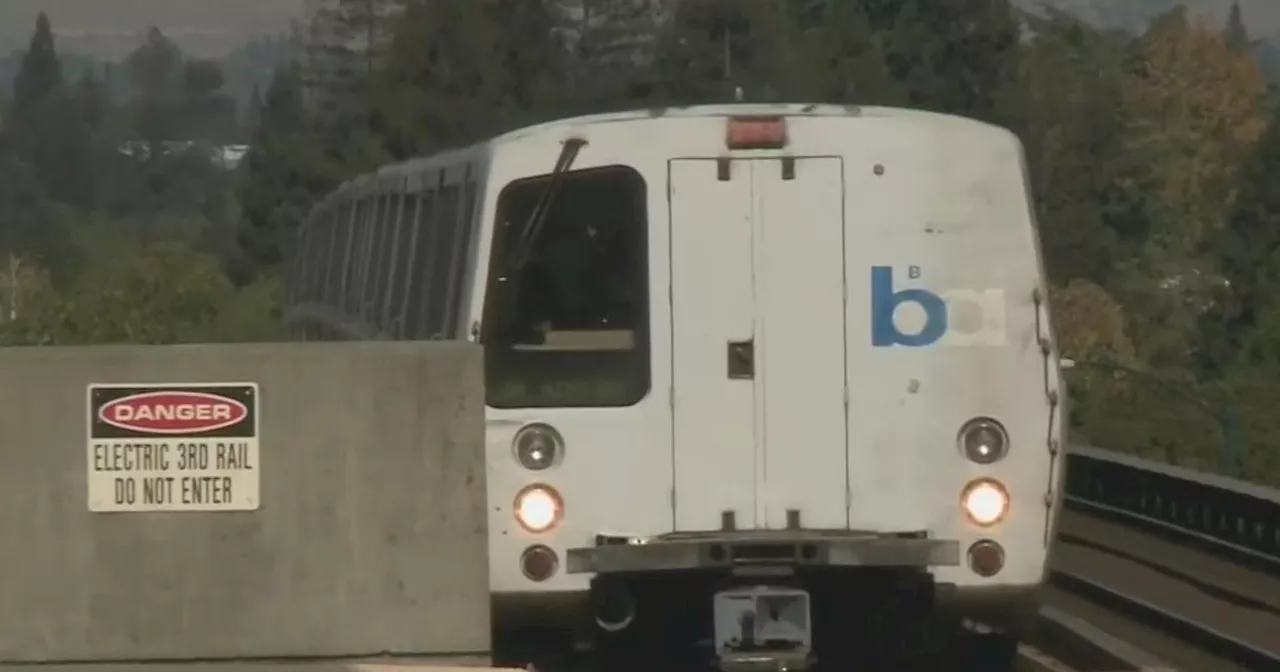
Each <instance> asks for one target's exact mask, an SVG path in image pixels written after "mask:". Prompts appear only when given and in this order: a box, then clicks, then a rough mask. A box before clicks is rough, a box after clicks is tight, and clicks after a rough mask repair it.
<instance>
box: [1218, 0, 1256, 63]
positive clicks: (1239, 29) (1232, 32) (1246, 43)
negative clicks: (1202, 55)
mask: <svg viewBox="0 0 1280 672" xmlns="http://www.w3.org/2000/svg"><path fill="white" fill-rule="evenodd" d="M1222 36H1223V37H1224V38H1225V39H1226V40H1227V46H1229V47H1231V48H1232V49H1233V50H1235V51H1237V52H1243V51H1246V50H1248V49H1250V48H1251V47H1252V44H1251V42H1250V40H1249V30H1248V29H1247V28H1245V26H1244V17H1243V16H1242V15H1241V13H1240V3H1239V2H1233V3H1231V13H1230V14H1228V15H1227V26H1226V28H1225V29H1224V30H1223V31H1222Z"/></svg>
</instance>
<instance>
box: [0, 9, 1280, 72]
mask: <svg viewBox="0 0 1280 672" xmlns="http://www.w3.org/2000/svg"><path fill="white" fill-rule="evenodd" d="M320 1H323V0H0V54H5V53H8V52H9V51H10V50H12V49H17V48H22V47H24V46H25V45H26V42H27V40H28V39H29V38H30V36H31V28H32V26H33V25H34V24H35V18H36V15H37V14H38V13H39V12H41V11H45V12H48V13H49V16H50V18H51V20H52V21H53V25H54V30H55V32H56V34H57V35H58V37H59V40H60V42H61V43H62V45H63V46H64V47H65V48H66V49H68V50H70V51H77V52H83V53H90V54H93V55H96V56H100V57H102V56H106V57H113V58H118V57H121V56H123V55H124V54H126V53H128V52H129V51H131V50H132V49H133V47H134V46H136V45H137V43H138V36H139V35H141V33H142V31H143V30H145V29H146V27H147V26H149V25H155V26H158V27H159V28H160V29H161V30H162V31H164V32H165V34H167V35H169V36H170V37H172V38H173V39H174V40H175V41H177V42H178V43H179V44H180V45H181V46H182V48H183V49H184V50H185V51H187V52H188V53H191V54H194V55H199V56H215V55H221V54H222V53H225V52H226V51H228V50H230V49H232V48H234V47H236V46H238V45H239V44H241V43H242V42H244V41H245V40H246V39H247V38H249V37H250V36H253V35H257V34H263V33H276V32H280V31H282V30H285V29H286V28H287V27H288V25H289V21H290V19H292V18H295V17H297V16H299V15H300V14H301V13H302V8H303V6H304V5H306V4H308V3H309V2H320ZM954 1H956V2H962V1H964V0H954ZM1238 1H1239V3H1240V6H1241V7H1242V8H1243V10H1244V14H1245V18H1246V22H1247V23H1248V25H1249V29H1250V32H1252V33H1253V34H1254V35H1255V36H1257V37H1275V36H1280V0H1238ZM1014 2H1015V3H1016V4H1019V5H1022V6H1034V5H1037V4H1041V3H1047V4H1051V5H1058V6H1060V7H1064V8H1067V9H1070V10H1074V11H1077V12H1079V13H1080V14H1081V15H1083V16H1086V17H1088V18H1091V19H1097V18H1099V17H1108V18H1111V19H1112V20H1124V18H1123V16H1122V15H1125V14H1130V13H1132V12H1126V11H1124V6H1125V4H1126V3H1127V4H1128V5H1129V6H1130V8H1137V7H1156V8H1158V7H1160V6H1162V5H1173V4H1177V0H1014ZM1181 2H1183V3H1185V4H1186V5H1187V6H1189V7H1191V8H1192V9H1193V10H1194V11H1195V12H1196V13H1197V14H1200V15H1201V16H1205V17H1212V19H1213V20H1214V21H1215V22H1216V21H1220V20H1221V19H1222V17H1225V16H1226V13H1227V9H1228V8H1229V7H1230V6H1231V2H1232V0H1181ZM90 34H92V35H94V36H95V37H94V38H92V39H90V38H88V37H85V36H86V35H90Z"/></svg>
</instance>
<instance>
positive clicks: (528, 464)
mask: <svg viewBox="0 0 1280 672" xmlns="http://www.w3.org/2000/svg"><path fill="white" fill-rule="evenodd" d="M511 447H512V449H513V450H514V451H515V453H516V460H517V461H519V462H520V466H522V467H524V468H525V469H528V470H530V471H542V470H543V469H546V468H547V467H550V466H551V465H553V464H556V463H557V462H558V461H559V460H560V457H561V455H563V454H564V439H563V438H561V436H560V432H557V431H556V430H555V428H554V427H552V426H551V425H544V424H542V423H535V424H532V425H525V426H524V427H521V428H520V431H518V432H516V436H515V439H513V440H512V442H511Z"/></svg>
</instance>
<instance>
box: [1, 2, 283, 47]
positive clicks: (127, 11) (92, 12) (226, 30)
mask: <svg viewBox="0 0 1280 672" xmlns="http://www.w3.org/2000/svg"><path fill="white" fill-rule="evenodd" d="M305 2H306V0H0V53H8V52H9V51H10V50H12V49H17V48H24V47H25V46H26V43H27V41H28V40H29V39H30V37H31V29H32V27H34V26H35V20H36V15H37V14H39V13H40V12H42V11H43V12H47V13H48V14H49V19H50V21H51V22H52V23H53V26H54V32H55V34H56V35H57V37H58V39H59V42H61V43H62V44H63V45H64V46H65V47H66V48H67V49H70V50H73V51H82V52H93V53H95V54H96V55H100V56H115V57H118V56H121V55H123V53H127V52H128V51H129V50H130V48H131V46H130V45H136V44H137V36H138V35H140V34H141V33H142V32H143V31H144V30H145V29H146V27H147V26H150V25H155V26H157V27H159V28H160V29H161V30H162V31H163V32H164V33H165V34H166V35H169V36H170V37H172V38H173V39H174V40H175V41H176V42H178V43H179V44H180V45H181V46H182V48H183V49H184V50H186V51H188V52H189V53H193V54H196V55H202V56H208V55H216V54H219V53H222V52H225V51H227V50H229V49H231V48H233V47H235V46H236V45H238V44H240V43H242V42H244V41H245V40H246V39H248V38H249V37H250V36H252V35H256V34H263V33H275V32H280V31H282V30H285V29H286V28H287V27H288V25H289V21H290V19H292V18H294V17H297V16H299V15H300V14H301V9H302V6H303V5H304V3H305ZM88 34H93V35H95V36H97V37H95V38H94V39H92V40H90V39H89V38H87V37H85V36H86V35H88Z"/></svg>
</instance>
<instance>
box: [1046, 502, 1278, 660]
mask: <svg viewBox="0 0 1280 672" xmlns="http://www.w3.org/2000/svg"><path fill="white" fill-rule="evenodd" d="M1051 565H1052V566H1053V568H1054V569H1055V570H1059V571H1064V572H1068V573H1072V574H1077V575H1080V576H1083V577H1086V578H1088V579H1090V580H1093V581H1096V582H1098V583H1101V584H1104V585H1106V586H1107V587H1109V588H1112V589H1114V590H1117V591H1120V592H1122V593H1124V594H1126V595H1129V596H1132V597H1134V598H1138V599H1141V600H1144V601H1146V602H1149V603H1151V604H1154V605H1156V606H1158V607H1160V608H1162V609H1164V610H1167V611H1169V612H1172V613H1174V614H1177V615H1179V616H1183V617H1187V618H1191V619H1193V620H1196V621H1198V622H1201V623H1204V624H1207V625H1210V626H1212V627H1213V628H1215V629H1217V630H1218V631H1220V632H1222V633H1225V634H1227V635H1229V636H1232V637H1235V638H1237V639H1240V640H1242V641H1244V642H1247V643H1249V644H1252V645H1254V646H1256V647H1258V648H1260V649H1264V650H1268V651H1272V652H1275V653H1280V637H1278V636H1277V633H1280V578H1277V577H1274V576H1270V575H1267V574H1265V573H1261V572H1258V571H1255V570H1252V569H1249V568H1245V567H1240V566H1237V565H1235V564H1232V563H1231V562H1230V561H1227V560H1224V559H1222V558H1218V557H1214V556H1212V555H1209V554H1206V553H1204V552H1202V551H1199V550H1196V549H1191V548H1187V547H1185V546H1179V545H1177V544H1173V543H1170V542H1168V541H1166V540H1164V539H1161V538H1159V537H1157V536H1155V535H1152V534H1148V533H1145V532H1142V531H1139V530H1134V529H1132V528H1129V527H1125V526H1123V525H1118V524H1116V523H1113V522H1109V521H1105V520H1101V519H1098V518H1094V517H1091V516H1088V515H1085V514H1082V513H1079V512H1075V511H1064V512H1063V514H1062V518H1061V520H1060V523H1059V526H1058V540H1057V541H1056V542H1055V547H1054V549H1053V553H1052V558H1051ZM1046 599H1047V602H1048V603H1049V604H1051V605H1053V606H1054V607H1056V608H1058V609H1061V610H1062V611H1065V612H1068V613H1070V614H1071V615H1072V616H1075V617H1077V618H1080V619H1084V620H1087V621H1089V622H1090V623H1091V624H1092V625H1094V626H1095V627H1098V628H1100V629H1103V630H1106V631H1107V632H1109V633H1111V634H1112V635H1114V636H1115V637H1117V638H1119V639H1123V640H1124V641H1126V642H1129V643H1131V644H1133V645H1135V646H1138V647H1141V648H1142V649H1144V650H1147V651H1150V652H1152V653H1154V654H1156V655H1158V656H1159V657H1160V658H1161V659H1163V660H1166V661H1168V663H1169V664H1170V665H1172V666H1174V667H1176V668H1177V669H1182V670H1188V671H1189V672H1190V671H1199V670H1204V671H1205V672H1229V671H1230V670H1237V669H1242V668H1240V667H1238V666H1236V665H1233V664H1231V663H1228V662H1226V661H1223V660H1221V659H1220V658H1218V657H1216V656H1214V655H1212V654H1210V653H1208V652H1205V651H1201V650H1198V649H1196V648H1194V647H1193V646H1191V645H1189V644H1187V643H1186V642H1183V641H1181V640H1179V639H1178V638H1175V637H1172V636H1169V635H1166V634H1163V633H1160V632H1158V631H1156V630H1154V629H1153V628H1150V627H1148V626H1145V625H1144V624H1139V623H1134V622H1132V621H1130V620H1129V619H1128V618H1127V617H1124V616H1121V615H1118V614H1115V613H1112V612H1110V611H1108V610H1106V609H1103V608H1101V607H1099V606H1097V605H1094V604H1093V603H1091V602H1088V601H1087V600H1084V599H1082V598H1080V597H1078V596H1076V595H1072V594H1069V593H1066V592H1065V591H1062V590H1060V589H1057V588H1051V589H1050V591H1049V593H1048V596H1047V598H1046Z"/></svg>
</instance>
